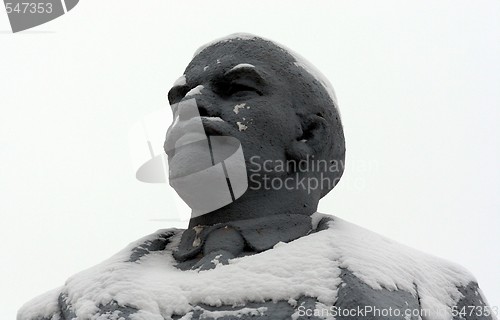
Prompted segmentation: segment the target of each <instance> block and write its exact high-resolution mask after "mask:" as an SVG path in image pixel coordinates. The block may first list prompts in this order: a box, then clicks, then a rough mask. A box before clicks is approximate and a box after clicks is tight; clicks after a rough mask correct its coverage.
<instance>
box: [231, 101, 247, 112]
mask: <svg viewBox="0 0 500 320" xmlns="http://www.w3.org/2000/svg"><path fill="white" fill-rule="evenodd" d="M244 108H245V104H244V103H241V104H237V105H235V106H234V108H233V112H234V113H236V114H238V113H239V112H240V109H244Z"/></svg>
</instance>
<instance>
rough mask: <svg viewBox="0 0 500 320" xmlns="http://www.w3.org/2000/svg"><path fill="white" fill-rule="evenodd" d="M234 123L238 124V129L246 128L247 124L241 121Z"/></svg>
mask: <svg viewBox="0 0 500 320" xmlns="http://www.w3.org/2000/svg"><path fill="white" fill-rule="evenodd" d="M236 124H237V125H238V130H240V131H245V130H246V129H248V126H246V125H244V124H243V123H241V122H239V121H238V122H236Z"/></svg>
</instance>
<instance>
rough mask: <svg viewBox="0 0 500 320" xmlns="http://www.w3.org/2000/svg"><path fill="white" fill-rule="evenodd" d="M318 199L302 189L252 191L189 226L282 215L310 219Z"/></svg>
mask: <svg viewBox="0 0 500 320" xmlns="http://www.w3.org/2000/svg"><path fill="white" fill-rule="evenodd" d="M319 198H320V197H319V196H317V195H316V194H314V193H311V194H307V192H304V191H302V190H287V189H284V188H283V189H279V190H251V189H248V190H247V192H246V193H245V194H244V195H243V196H242V197H240V198H239V199H236V201H234V202H232V203H231V204H229V205H227V206H224V207H222V208H219V209H217V210H215V211H212V212H210V213H207V214H204V215H202V216H198V217H195V218H191V220H190V222H189V227H190V228H192V227H195V226H198V225H207V226H209V225H214V224H217V223H228V222H233V221H239V220H248V219H256V218H262V217H268V216H273V215H282V214H301V215H307V216H310V215H311V214H313V213H314V212H316V209H317V207H318V202H319Z"/></svg>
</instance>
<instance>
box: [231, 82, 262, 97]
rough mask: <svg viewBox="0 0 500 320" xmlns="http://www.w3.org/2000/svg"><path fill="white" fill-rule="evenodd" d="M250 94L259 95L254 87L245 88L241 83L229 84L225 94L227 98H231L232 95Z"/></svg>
mask: <svg viewBox="0 0 500 320" xmlns="http://www.w3.org/2000/svg"><path fill="white" fill-rule="evenodd" d="M252 92H255V93H257V94H259V95H261V93H260V92H259V90H257V89H255V88H254V87H251V86H247V85H245V84H241V83H231V84H229V86H228V89H227V92H226V93H227V95H229V96H233V95H237V94H244V93H252Z"/></svg>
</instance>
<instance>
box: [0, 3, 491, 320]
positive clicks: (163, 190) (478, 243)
mask: <svg viewBox="0 0 500 320" xmlns="http://www.w3.org/2000/svg"><path fill="white" fill-rule="evenodd" d="M9 29H10V26H9V23H8V19H7V15H6V13H5V11H4V10H3V9H2V8H0V43H1V45H0V58H1V59H0V75H1V78H0V108H1V109H0V111H1V113H0V214H1V217H2V223H1V227H0V228H1V229H0V243H1V250H2V262H1V264H0V283H1V284H2V287H1V290H0V308H1V309H0V318H2V319H12V318H14V317H15V313H16V311H17V309H18V308H19V307H20V306H21V305H22V304H23V303H24V302H26V301H27V300H29V299H30V298H32V297H34V296H35V295H37V294H40V293H42V292H44V291H46V290H49V289H51V288H53V287H56V286H59V285H62V284H63V283H64V281H65V280H66V279H67V278H68V277H69V276H71V275H72V274H74V273H76V272H78V271H80V270H83V269H85V268H87V267H90V266H92V265H95V264H96V263H98V262H100V261H102V260H104V259H105V258H107V257H109V256H111V255H112V254H114V253H116V252H117V251H118V250H119V249H121V248H123V247H124V246H125V245H126V244H128V243H129V242H131V241H133V240H135V239H137V238H140V237H142V236H144V235H147V234H149V233H151V232H153V231H155V230H157V229H160V228H166V227H171V226H178V227H183V226H184V225H185V222H184V223H182V222H168V221H158V219H176V218H177V217H179V216H181V215H182V213H178V212H177V211H176V208H177V207H176V205H174V203H175V197H174V196H175V194H174V193H173V191H172V190H171V189H170V188H169V187H168V186H167V185H149V184H144V183H140V182H138V181H136V180H135V178H134V171H133V170H132V166H131V161H130V155H129V142H128V132H129V129H130V128H131V127H132V126H133V124H134V123H135V122H137V121H138V120H140V119H141V118H142V117H143V116H145V115H147V114H149V113H151V112H154V111H156V110H158V109H161V108H166V107H168V104H167V100H166V93H167V91H168V89H169V87H170V86H171V84H172V83H173V82H174V81H175V79H177V78H178V77H179V76H180V75H181V74H182V73H183V70H184V67H185V66H186V64H187V63H188V62H189V60H190V59H191V56H192V54H193V52H194V51H195V50H196V48H197V47H199V46H200V45H202V44H204V43H205V42H207V41H210V40H212V39H214V38H218V37H221V36H225V35H227V34H230V33H234V32H250V33H255V34H257V35H261V36H264V37H267V38H270V39H273V40H276V41H278V42H280V43H282V44H284V45H286V46H288V47H290V48H291V49H294V50H295V51H297V52H298V53H300V54H301V55H303V56H304V57H306V58H307V59H308V60H310V61H311V62H312V63H313V64H315V65H316V66H317V67H318V69H320V70H321V71H322V72H323V73H324V74H325V75H326V76H327V77H328V78H329V79H330V81H331V82H332V83H333V85H334V87H335V89H336V93H337V96H338V98H339V102H340V109H341V112H342V118H343V121H344V126H345V134H346V144H347V170H346V172H345V174H344V177H343V179H342V181H341V183H340V184H339V185H338V187H337V188H336V189H335V190H334V191H333V192H331V193H330V194H329V195H328V196H327V197H326V198H325V199H323V201H322V203H321V205H320V209H321V210H320V211H322V212H325V213H331V214H335V215H337V216H339V217H342V218H344V219H346V220H348V221H351V222H354V223H356V224H359V225H361V226H364V227H366V228H368V229H371V230H374V231H376V232H378V233H381V234H383V235H386V236H388V237H390V238H393V239H395V240H397V241H399V242H402V243H404V244H407V245H409V246H412V247H415V248H417V249H420V250H422V251H425V252H428V253H431V254H434V255H438V256H440V257H443V258H446V259H449V260H452V261H455V262H457V263H459V264H462V265H464V266H465V267H466V268H468V269H469V270H470V271H472V272H473V273H474V274H475V276H476V277H477V279H478V281H479V284H480V286H481V287H482V288H483V291H484V293H485V295H486V297H487V298H488V300H489V302H490V304H491V305H495V306H498V305H500V286H499V283H500V272H499V266H500V253H499V249H498V244H499V243H500V233H499V227H500V217H499V214H500V198H499V196H498V195H499V194H500V172H499V163H500V143H499V137H500V129H499V120H500V119H499V118H500V111H499V107H500V90H499V88H500V61H499V57H500V2H498V1H457V0H455V1H439V2H438V1H413V2H410V1H307V2H306V1H301V2H293V1H286V2H285V1H273V2H266V3H264V2H263V3H262V4H261V5H259V4H257V3H256V2H243V1H242V2H241V3H238V4H237V5H236V4H235V1H215V2H208V1H203V2H202V1H199V2H196V1H189V2H184V3H183V2H180V1H177V2H175V3H173V2H171V1H163V0H154V1H153V0H151V1H143V2H137V1H125V0H108V1H99V0H84V1H82V2H81V3H80V4H78V6H77V7H76V8H75V9H73V10H72V11H71V12H70V13H69V14H67V15H65V16H63V17H61V18H59V19H57V20H54V21H52V22H50V23H48V24H45V25H43V26H39V27H37V28H35V29H33V30H32V31H28V32H25V33H22V34H11V33H10V32H9ZM167 122H168V121H166V123H165V129H166V127H167V126H168V123H167Z"/></svg>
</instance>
